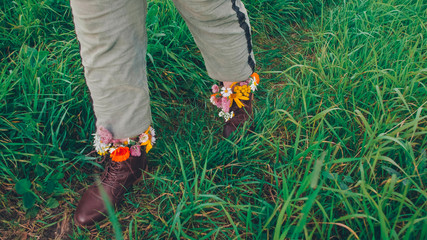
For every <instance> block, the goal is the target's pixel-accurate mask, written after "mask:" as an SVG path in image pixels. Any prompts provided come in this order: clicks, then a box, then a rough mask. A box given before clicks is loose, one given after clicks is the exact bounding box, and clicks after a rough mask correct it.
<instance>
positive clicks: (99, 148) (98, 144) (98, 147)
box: [93, 134, 108, 154]
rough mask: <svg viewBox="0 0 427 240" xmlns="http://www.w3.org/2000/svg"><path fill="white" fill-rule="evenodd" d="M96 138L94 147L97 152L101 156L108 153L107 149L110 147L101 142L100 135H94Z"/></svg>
mask: <svg viewBox="0 0 427 240" xmlns="http://www.w3.org/2000/svg"><path fill="white" fill-rule="evenodd" d="M93 135H94V136H95V138H94V140H93V146H94V147H95V150H96V152H98V153H100V154H104V153H106V151H105V149H106V148H107V147H108V146H107V144H105V143H102V142H101V136H99V135H98V134H93Z"/></svg>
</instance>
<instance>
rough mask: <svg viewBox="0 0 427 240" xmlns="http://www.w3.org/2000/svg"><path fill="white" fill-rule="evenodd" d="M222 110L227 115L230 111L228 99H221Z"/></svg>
mask: <svg viewBox="0 0 427 240" xmlns="http://www.w3.org/2000/svg"><path fill="white" fill-rule="evenodd" d="M222 110H224V112H226V113H228V112H229V111H230V99H228V98H226V97H223V98H222Z"/></svg>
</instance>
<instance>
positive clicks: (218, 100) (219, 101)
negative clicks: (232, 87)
mask: <svg viewBox="0 0 427 240" xmlns="http://www.w3.org/2000/svg"><path fill="white" fill-rule="evenodd" d="M221 99H222V98H215V106H217V107H218V108H221V107H222V101H221Z"/></svg>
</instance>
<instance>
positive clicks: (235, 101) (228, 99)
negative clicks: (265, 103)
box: [211, 73, 259, 138]
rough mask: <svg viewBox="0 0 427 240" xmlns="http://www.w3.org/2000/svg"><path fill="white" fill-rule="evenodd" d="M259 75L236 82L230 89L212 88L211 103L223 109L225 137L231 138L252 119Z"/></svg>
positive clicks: (220, 114)
mask: <svg viewBox="0 0 427 240" xmlns="http://www.w3.org/2000/svg"><path fill="white" fill-rule="evenodd" d="M258 84H259V75H258V74H257V73H253V74H252V75H251V76H250V78H249V79H248V80H247V81H242V82H234V83H232V84H231V85H230V86H229V87H228V86H226V85H224V86H223V87H222V88H221V89H220V87H219V86H218V85H213V86H212V92H213V94H212V95H211V103H212V104H213V105H215V106H217V107H218V108H220V109H221V111H220V112H219V116H220V117H222V118H224V120H225V125H224V129H223V136H224V137H225V138H227V137H229V136H230V135H231V134H232V133H233V132H234V131H235V130H236V129H237V127H238V126H239V125H242V124H243V123H244V122H246V121H248V120H249V119H251V118H252V115H253V112H252V100H253V92H254V91H256V90H257V85H258Z"/></svg>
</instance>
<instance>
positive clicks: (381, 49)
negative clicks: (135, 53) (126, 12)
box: [0, 0, 427, 239]
mask: <svg viewBox="0 0 427 240" xmlns="http://www.w3.org/2000/svg"><path fill="white" fill-rule="evenodd" d="M0 6H1V8H0V50H1V51H0V59H1V62H0V66H1V67H0V86H1V87H0V113H1V115H0V205H1V208H0V235H1V237H3V238H5V239H23V238H24V237H28V238H30V239H49V238H50V239H54V238H56V239H111V238H115V237H116V236H120V235H122V236H123V238H124V239H179V238H182V239H212V238H215V239H294V238H298V239H300V238H304V239H305V238H313V239H331V238H332V239H425V238H427V206H426V199H427V191H426V187H425V184H426V180H427V170H426V163H427V114H426V113H427V86H426V85H427V29H426V23H427V4H426V3H424V1H422V0H418V1H417V0H382V1H374V0H367V1H361V0H348V1H332V0H331V1H320V0H307V1H297V0H295V1H290V0H286V1H266V0H254V1H246V7H247V9H248V11H249V13H250V17H251V24H252V30H253V33H254V38H253V41H254V50H255V54H256V59H257V63H258V67H257V68H258V72H259V73H260V75H261V78H262V80H261V81H262V82H261V85H260V87H259V91H258V92H257V94H256V96H255V97H256V99H255V102H256V109H255V120H254V130H253V131H250V130H249V129H248V127H249V126H245V127H244V128H243V129H241V130H240V131H239V132H238V133H237V134H236V136H234V138H232V139H230V140H225V139H223V138H222V137H221V136H220V135H221V126H222V125H221V124H222V123H221V122H222V121H221V120H220V119H219V118H217V117H216V113H217V111H216V109H215V107H213V106H211V104H210V102H209V99H208V96H209V89H210V86H211V85H212V84H213V80H211V79H209V78H208V76H207V74H206V72H205V70H204V66H203V60H202V58H201V56H200V53H199V51H198V49H197V47H196V46H195V44H194V42H193V40H192V38H191V35H190V34H189V32H188V29H187V27H186V26H185V24H184V22H183V20H182V19H181V18H180V17H179V16H178V14H177V11H176V10H175V8H174V7H173V4H172V3H171V1H159V0H151V1H149V14H148V17H147V27H148V34H149V43H148V49H149V56H148V58H147V59H148V75H149V85H150V91H151V96H152V102H151V106H152V112H153V120H154V127H155V128H156V130H157V135H158V141H157V144H156V146H155V148H154V149H153V150H152V151H151V152H150V154H149V159H150V164H151V169H150V171H149V173H148V175H147V177H146V178H145V179H144V180H143V181H142V182H140V183H138V184H137V185H136V186H135V187H134V188H133V190H132V191H131V192H130V193H128V194H126V196H125V199H124V200H123V204H122V205H121V207H120V208H119V209H118V210H117V211H116V216H115V217H113V218H111V221H109V220H106V221H104V222H101V223H100V224H99V225H97V226H96V227H94V228H93V229H89V230H88V229H82V228H78V227H76V226H74V225H73V222H72V216H73V212H74V210H75V207H76V204H77V203H78V200H79V197H80V194H81V189H83V188H84V187H86V186H88V185H90V184H91V183H92V182H93V181H94V179H95V175H96V174H98V173H100V172H101V171H102V166H103V164H100V163H98V162H99V161H98V159H97V158H96V156H94V155H90V154H89V153H90V152H91V151H92V147H91V141H92V137H91V134H92V133H93V131H94V118H93V112H92V109H91V104H90V95H89V92H88V90H87V87H86V86H85V82H84V77H83V69H82V66H81V61H80V56H79V47H78V42H77V41H76V39H75V34H74V30H73V22H72V16H71V12H70V8H69V3H68V1H61V0H56V1H54V0H50V1H35V0H28V1H21V0H19V1H2V2H1V3H0ZM117 229H120V230H121V231H117Z"/></svg>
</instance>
